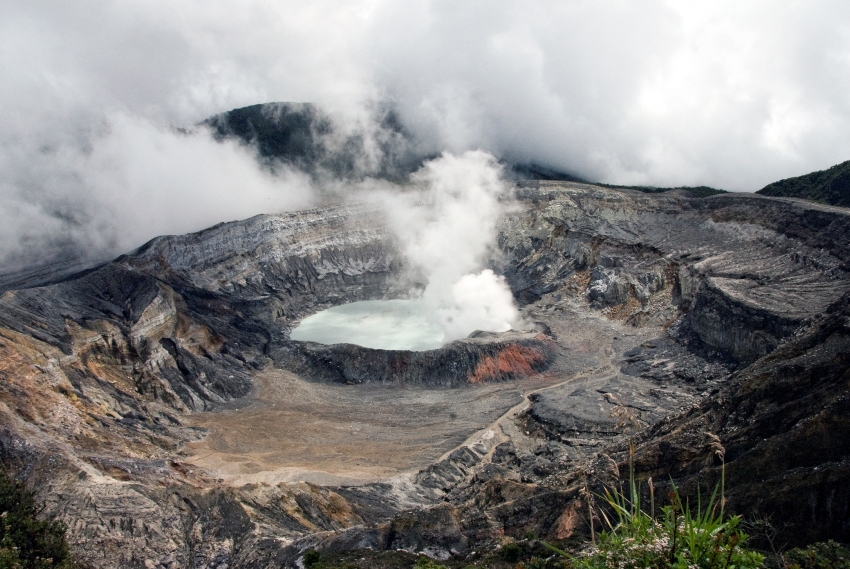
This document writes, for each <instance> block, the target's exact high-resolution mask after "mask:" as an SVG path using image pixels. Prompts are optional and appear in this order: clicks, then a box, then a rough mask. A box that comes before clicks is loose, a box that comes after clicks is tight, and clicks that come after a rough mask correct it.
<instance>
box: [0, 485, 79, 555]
mask: <svg viewBox="0 0 850 569" xmlns="http://www.w3.org/2000/svg"><path fill="white" fill-rule="evenodd" d="M39 513H40V510H39V508H38V507H37V506H36V502H35V496H34V494H33V493H32V492H31V491H30V490H29V489H27V487H26V486H24V484H22V483H21V482H17V481H15V480H12V479H11V478H10V477H9V476H8V475H7V474H6V472H5V471H4V470H2V469H0V569H13V568H14V569H48V568H53V567H62V568H66V567H73V563H72V561H71V558H70V555H69V553H68V543H67V542H66V541H65V526H63V525H62V524H61V523H58V522H51V521H44V520H39V519H37V517H36V516H37V515H38V514H39Z"/></svg>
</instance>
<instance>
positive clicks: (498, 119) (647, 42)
mask: <svg viewBox="0 0 850 569" xmlns="http://www.w3.org/2000/svg"><path fill="white" fill-rule="evenodd" d="M0 77H2V81H0V240H2V245H0V257H2V258H0V264H3V263H6V264H8V263H10V262H29V261H32V259H33V258H34V256H35V255H36V254H37V252H38V251H42V250H44V249H45V248H46V249H48V250H49V249H51V248H53V249H56V248H60V249H61V248H62V247H64V246H71V245H75V244H76V245H80V244H83V245H85V246H87V247H92V248H96V249H99V250H102V251H104V252H111V253H117V252H120V251H121V250H122V249H126V248H129V247H132V246H136V245H139V244H140V242H141V241H143V240H145V239H147V238H148V237H150V236H152V235H153V234H155V233H180V232H185V231H190V230H193V229H198V228H199V227H200V226H203V225H206V224H209V223H212V222H215V221H221V220H226V219H233V218H237V217H244V216H247V215H250V214H252V213H260V212H267V211H278V210H280V209H287V208H296V207H302V206H303V205H305V204H306V203H308V202H309V200H310V198H309V193H308V192H307V190H306V189H305V185H304V181H303V180H302V179H301V178H299V177H298V176H296V175H292V176H288V177H287V178H285V179H282V180H281V179H273V178H271V177H270V176H268V175H266V174H263V173H261V172H259V171H255V170H256V168H255V166H254V165H253V163H252V161H251V160H250V156H249V154H248V153H246V152H245V151H243V150H240V149H238V148H237V147H235V146H227V145H225V146H216V145H214V144H212V143H211V142H210V141H209V140H208V139H207V140H202V137H196V138H191V137H185V136H182V135H179V134H175V133H174V132H173V131H171V130H169V128H167V127H169V126H187V125H191V124H194V123H196V122H197V121H199V120H201V119H203V118H205V117H207V116H209V115H211V114H214V113H217V112H220V111H223V110H227V109H230V108H234V107H239V106H244V105H248V104H253V103H257V102H266V101H312V102H315V103H317V104H319V105H321V106H323V107H324V108H326V109H328V110H329V112H331V113H334V115H335V116H339V117H348V118H349V119H351V120H352V121H353V122H357V121H362V118H363V116H364V114H363V113H364V111H363V108H364V102H365V101H370V100H391V101H394V103H395V104H396V105H397V107H398V109H399V111H400V114H401V117H402V119H403V120H404V121H405V122H406V123H407V124H408V125H409V126H410V128H411V129H412V131H413V132H414V134H416V135H417V136H419V137H421V138H422V139H423V140H425V141H426V142H427V145H428V148H430V149H431V150H432V151H434V152H435V153H440V152H442V151H444V150H448V151H451V152H454V153H455V154H461V153H463V152H465V151H468V150H475V149H478V148H484V149H486V150H488V151H490V152H492V153H494V154H495V155H498V156H508V157H511V158H514V159H519V160H528V161H534V162H537V163H540V164H542V165H546V166H550V167H555V168H561V169H566V170H569V171H572V172H574V173H576V174H579V175H582V176H584V177H587V178H589V179H593V180H599V181H605V182H610V183H633V184H653V185H682V184H685V185H696V184H706V185H711V186H715V187H721V188H725V189H730V190H741V191H753V190H757V189H759V188H760V187H762V186H764V185H765V184H767V183H769V182H771V181H774V180H777V179H780V178H783V177H787V176H791V175H798V174H802V173H806V172H809V171H812V170H816V169H822V168H825V167H828V166H830V165H832V164H835V163H838V162H841V161H844V160H847V159H850V137H848V136H847V134H846V133H847V132H850V98H848V97H847V93H848V92H850V4H849V3H847V2H846V1H845V0H812V1H810V2H781V3H777V2H773V1H770V0H751V1H747V2H741V1H734V2H733V1H731V0H719V1H716V2H690V1H684V0H682V1H672V0H671V1H664V0H639V1H625V0H622V1H620V0H614V1H611V2H587V1H584V0H558V1H555V0H552V1H544V0H540V1H534V2H528V1H525V2H519V1H517V0H488V1H487V2H483V1H472V2H460V3H459V2H446V1H436V0H404V1H402V0H346V1H344V2H343V1H341V0H336V1H331V0H314V1H311V2H303V1H298V2H296V1H292V0H249V1H238V2H237V1H236V0H213V1H206V2H200V1H187V0H169V1H167V2H166V1H164V0H146V1H144V2H142V1H140V0H130V1H122V2H117V1H109V0H79V1H77V2H66V3H61V2H43V1H37V0H30V1H27V2H23V1H17V0H12V1H9V2H3V3H2V4H0ZM69 244H70V245H69Z"/></svg>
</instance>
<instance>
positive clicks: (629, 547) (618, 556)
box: [561, 487, 764, 569]
mask: <svg viewBox="0 0 850 569" xmlns="http://www.w3.org/2000/svg"><path fill="white" fill-rule="evenodd" d="M715 497H716V495H715V496H712V498H711V499H710V500H709V502H708V504H706V505H703V504H701V503H700V500H699V499H698V500H697V506H696V509H692V508H691V507H690V505H689V504H687V503H684V504H683V503H682V501H681V499H680V497H679V494H678V492H677V491H675V490H674V491H673V492H671V495H670V498H671V504H670V505H669V506H665V507H664V508H662V509H661V515H660V516H659V517H658V518H654V517H653V516H652V515H650V514H649V513H647V512H645V511H644V510H643V509H641V508H640V506H639V502H638V500H637V492H636V490H635V489H634V487H633V490H632V500H627V499H626V497H625V496H624V495H623V494H621V493H618V492H614V493H610V492H609V493H607V494H606V496H605V499H606V501H607V502H608V505H609V507H610V508H611V509H612V510H613V512H614V514H615V515H616V516H617V521H616V523H613V522H612V521H611V520H608V518H607V517H605V514H603V517H605V519H606V520H607V521H608V524H609V528H610V529H609V531H605V532H602V533H601V534H600V535H599V537H598V541H597V543H596V544H595V545H594V546H593V547H591V549H590V550H589V551H588V552H587V553H585V554H584V555H581V556H571V555H569V554H567V553H566V552H561V553H562V555H564V556H565V557H567V558H569V559H570V562H569V563H568V566H569V567H573V568H576V569H579V568H580V569H597V568H598V569H603V568H607V567H617V568H622V569H641V568H644V567H653V568H658V569H662V568H663V569H668V568H669V569H692V568H695V567H698V568H699V569H727V568H729V569H731V568H733V567H734V568H737V569H749V568H752V569H755V568H758V567H763V561H764V557H763V556H762V555H761V554H760V553H757V552H755V551H753V550H751V549H747V548H746V540H747V535H746V534H745V533H743V532H742V531H741V530H740V529H739V527H738V526H739V524H740V522H741V519H740V518H739V517H738V516H732V517H729V518H725V519H724V516H723V513H722V511H721V508H720V504H721V503H720V502H719V501H717V500H715Z"/></svg>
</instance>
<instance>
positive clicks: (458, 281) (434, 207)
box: [375, 150, 519, 342]
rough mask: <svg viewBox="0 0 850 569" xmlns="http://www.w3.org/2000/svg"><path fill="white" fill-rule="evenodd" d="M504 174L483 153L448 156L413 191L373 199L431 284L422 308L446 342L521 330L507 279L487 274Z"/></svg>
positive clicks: (432, 164)
mask: <svg viewBox="0 0 850 569" xmlns="http://www.w3.org/2000/svg"><path fill="white" fill-rule="evenodd" d="M500 174H501V168H500V166H499V164H498V163H497V161H496V159H495V158H494V157H493V156H492V155H491V154H488V153H486V152H483V151H481V150H476V151H469V152H465V153H464V154H462V155H460V156H455V155H453V154H450V153H444V154H443V155H442V156H441V157H440V158H437V159H435V160H432V161H429V162H427V163H425V165H424V166H423V167H422V168H421V169H420V170H419V171H418V172H416V173H415V174H413V176H412V179H413V183H414V189H412V190H407V191H403V192H399V191H384V192H380V193H378V194H376V195H375V197H376V199H378V200H379V201H380V203H382V204H383V206H384V208H385V210H386V212H387V217H388V219H389V222H390V225H391V227H392V228H393V230H394V231H395V233H396V235H398V237H399V240H400V241H401V243H402V247H403V248H404V251H405V253H406V254H407V256H408V258H409V259H410V261H411V262H412V263H413V265H414V266H415V267H416V268H418V269H419V270H421V271H422V273H423V274H424V275H425V276H426V278H427V283H428V284H427V286H426V287H425V290H424V291H423V293H422V300H423V301H424V302H425V303H426V305H427V307H428V309H429V310H428V312H429V313H430V314H431V316H432V318H434V319H435V321H436V323H437V324H438V325H439V326H440V327H441V328H442V329H443V331H444V333H445V338H444V339H445V341H447V342H448V341H452V340H456V339H458V338H464V337H466V336H467V335H469V333H470V332H473V331H474V330H489V331H499V332H500V331H505V330H508V329H510V328H511V327H512V326H515V325H517V324H518V322H519V312H518V311H517V308H516V306H515V305H514V301H513V296H512V294H511V291H510V289H509V288H508V287H507V285H506V283H505V281H504V279H503V278H502V277H500V276H497V275H496V274H495V273H493V271H492V270H490V269H483V270H482V268H483V266H484V263H485V260H486V257H487V256H488V254H489V253H491V252H492V251H491V248H492V247H493V244H494V243H495V237H496V222H497V220H498V218H499V216H500V215H502V214H503V213H504V212H505V211H506V206H505V204H504V203H503V202H502V201H500V199H499V198H500V196H504V195H505V194H506V193H507V188H506V186H505V184H504V183H503V182H502V180H501V178H500Z"/></svg>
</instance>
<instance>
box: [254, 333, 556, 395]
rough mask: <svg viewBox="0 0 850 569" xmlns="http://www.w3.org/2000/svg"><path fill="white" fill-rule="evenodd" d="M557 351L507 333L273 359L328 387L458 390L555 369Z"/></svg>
mask: <svg viewBox="0 0 850 569" xmlns="http://www.w3.org/2000/svg"><path fill="white" fill-rule="evenodd" d="M556 349H557V346H556V345H555V343H554V342H552V341H551V339H549V338H547V337H546V336H545V335H543V334H541V333H538V332H529V333H521V332H506V333H502V334H487V335H481V336H479V337H477V338H467V339H464V340H456V341H454V342H452V343H450V344H448V345H446V346H443V347H441V348H439V349H437V350H427V351H423V352H412V351H405V350H373V349H370V348H364V347H362V346H355V345H353V344H335V345H330V346H326V345H322V344H317V343H314V342H290V343H287V344H284V345H282V346H281V347H280V348H279V349H276V350H275V351H273V352H271V354H270V355H271V357H272V359H273V360H274V361H275V363H276V364H277V365H279V366H280V367H283V368H286V369H290V370H292V371H294V372H296V373H300V374H303V375H305V376H308V377H313V378H317V379H323V380H325V381H333V382H339V383H348V384H358V383H373V382H376V383H392V384H414V385H415V384H422V385H430V386H444V387H457V386H459V385H465V384H477V383H486V382H491V381H507V380H512V379H520V378H525V377H529V376H532V375H534V374H536V373H540V372H542V371H544V370H545V369H546V368H547V367H549V365H550V364H551V363H552V361H553V359H554V356H555V351H556Z"/></svg>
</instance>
